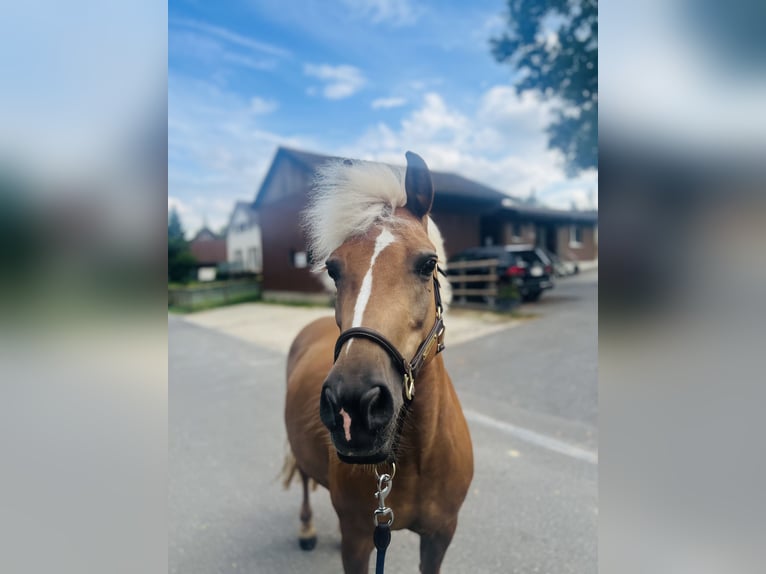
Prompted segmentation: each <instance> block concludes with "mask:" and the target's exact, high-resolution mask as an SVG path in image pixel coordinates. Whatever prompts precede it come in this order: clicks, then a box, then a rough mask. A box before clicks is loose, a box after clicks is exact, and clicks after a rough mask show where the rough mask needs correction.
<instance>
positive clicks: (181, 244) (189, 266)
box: [168, 208, 196, 283]
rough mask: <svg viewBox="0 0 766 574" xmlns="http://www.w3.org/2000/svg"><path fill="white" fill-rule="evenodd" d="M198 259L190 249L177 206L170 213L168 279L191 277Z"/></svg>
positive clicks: (177, 279)
mask: <svg viewBox="0 0 766 574" xmlns="http://www.w3.org/2000/svg"><path fill="white" fill-rule="evenodd" d="M195 263H196V260H195V259H194V255H192V254H191V251H189V242H188V241H186V237H185V235H184V228H183V225H182V224H181V217H180V216H179V215H178V211H176V209H175V208H173V209H171V210H170V213H168V281H171V282H174V283H177V282H181V283H183V282H186V281H188V280H189V279H190V278H191V273H192V270H193V269H194V264H195Z"/></svg>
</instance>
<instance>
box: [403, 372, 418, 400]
mask: <svg viewBox="0 0 766 574" xmlns="http://www.w3.org/2000/svg"><path fill="white" fill-rule="evenodd" d="M414 395H415V377H413V376H412V373H411V372H409V373H404V396H405V397H407V400H408V401H411V400H412V397H413V396H414Z"/></svg>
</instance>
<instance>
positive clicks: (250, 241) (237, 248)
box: [226, 213, 263, 272]
mask: <svg viewBox="0 0 766 574" xmlns="http://www.w3.org/2000/svg"><path fill="white" fill-rule="evenodd" d="M247 221H248V218H247V214H245V213H236V214H235V215H234V217H233V218H232V224H231V225H230V226H229V231H228V233H227V235H226V261H228V262H229V263H235V262H237V261H238V260H240V259H238V258H237V252H239V253H240V254H241V261H242V265H243V269H244V270H246V271H253V272H260V271H261V270H262V269H263V249H262V246H261V228H260V226H258V225H247ZM242 225H245V228H244V229H240V227H241V226H242ZM252 249H255V260H253V256H252V251H251V250H252Z"/></svg>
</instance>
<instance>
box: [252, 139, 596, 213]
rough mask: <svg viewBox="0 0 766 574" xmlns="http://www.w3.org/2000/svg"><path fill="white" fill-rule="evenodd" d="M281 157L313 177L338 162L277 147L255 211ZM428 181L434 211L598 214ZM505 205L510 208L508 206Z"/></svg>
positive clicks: (447, 179)
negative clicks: (444, 208) (441, 208)
mask: <svg viewBox="0 0 766 574" xmlns="http://www.w3.org/2000/svg"><path fill="white" fill-rule="evenodd" d="M283 158H288V159H290V160H292V162H293V163H294V164H296V165H298V166H299V167H301V168H302V169H303V170H304V171H305V172H306V173H309V174H313V172H314V171H316V169H317V168H318V167H319V166H321V165H322V164H324V163H325V162H326V161H328V160H330V159H342V158H339V157H337V156H329V155H322V154H317V153H311V152H306V151H300V150H296V149H292V148H287V147H279V148H278V149H277V152H276V154H275V155H274V159H273V160H272V162H271V167H270V168H269V171H268V173H267V174H266V177H265V178H264V179H263V183H262V184H261V187H260V189H259V190H258V195H257V196H256V198H255V201H254V202H253V205H254V206H255V207H256V208H257V207H258V206H259V204H260V202H261V201H262V193H261V192H262V191H263V190H264V189H267V188H268V183H269V181H270V180H271V178H272V177H273V175H274V173H275V170H276V166H277V164H278V163H279V161H280V160H281V159H283ZM431 178H432V180H433V183H434V189H435V190H436V196H435V197H434V205H435V207H436V208H438V207H439V206H440V205H441V206H447V205H448V204H449V205H450V206H452V207H453V208H457V209H470V208H479V209H480V210H481V212H484V213H488V212H492V213H498V214H501V215H502V214H514V213H515V214H518V215H519V216H521V217H525V218H527V219H534V220H538V221H557V222H571V223H596V222H597V221H598V212H596V211H562V210H557V209H549V208H545V207H534V206H528V205H524V204H522V203H520V202H519V200H518V198H516V197H513V196H511V195H508V194H505V193H502V192H501V191H498V190H496V189H494V188H492V187H489V186H487V185H484V184H482V183H479V182H477V181H474V180H472V179H468V178H466V177H463V176H462V175H457V174H455V173H449V172H443V171H431ZM296 191H297V190H296ZM509 203H510V205H508V204H509Z"/></svg>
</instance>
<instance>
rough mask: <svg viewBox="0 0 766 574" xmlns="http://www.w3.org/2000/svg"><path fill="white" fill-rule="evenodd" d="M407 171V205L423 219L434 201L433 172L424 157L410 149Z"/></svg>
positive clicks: (405, 179) (405, 180)
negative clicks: (429, 169)
mask: <svg viewBox="0 0 766 574" xmlns="http://www.w3.org/2000/svg"><path fill="white" fill-rule="evenodd" d="M405 156H406V157H407V173H406V174H405V176H404V189H405V191H406V192H407V205H405V207H406V208H407V209H409V210H410V211H411V212H412V214H413V215H415V217H417V218H418V219H423V218H424V217H425V216H426V215H428V214H429V213H430V212H431V206H432V205H433V203H434V185H433V183H432V182H431V172H430V171H428V166H427V165H426V162H424V161H423V158H422V157H420V156H419V155H418V154H416V153H412V152H411V151H408V152H407V153H406V154H405Z"/></svg>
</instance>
